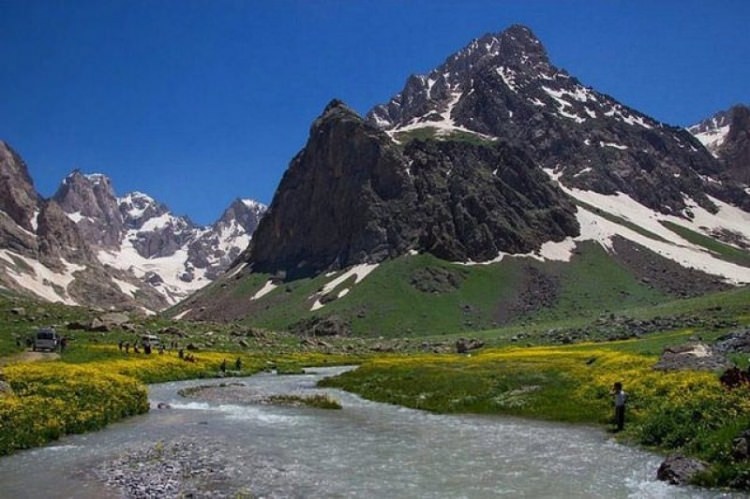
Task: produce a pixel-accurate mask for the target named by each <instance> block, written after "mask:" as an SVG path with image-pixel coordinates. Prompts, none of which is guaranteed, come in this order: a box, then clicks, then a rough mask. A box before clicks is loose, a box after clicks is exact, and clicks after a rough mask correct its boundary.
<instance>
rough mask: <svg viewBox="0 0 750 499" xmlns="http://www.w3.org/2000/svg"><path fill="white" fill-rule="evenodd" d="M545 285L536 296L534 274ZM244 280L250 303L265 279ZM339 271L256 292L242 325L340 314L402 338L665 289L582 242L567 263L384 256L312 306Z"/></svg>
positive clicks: (574, 311)
mask: <svg viewBox="0 0 750 499" xmlns="http://www.w3.org/2000/svg"><path fill="white" fill-rule="evenodd" d="M529 275H533V276H536V277H535V279H537V280H541V281H542V282H543V283H546V284H547V285H546V288H547V291H545V292H544V293H542V295H540V292H539V291H538V290H537V287H538V284H539V283H538V282H532V283H529V282H528V280H529ZM267 278H268V276H266V275H254V276H253V277H252V280H249V279H244V280H241V281H238V285H236V286H234V287H233V288H231V290H226V288H223V289H224V292H225V293H228V294H229V295H230V296H231V299H232V300H235V301H236V300H244V301H246V302H248V303H249V301H250V297H252V296H253V295H254V294H255V293H256V292H257V290H259V289H260V288H261V287H262V286H263V285H264V284H265V281H266V280H267ZM334 278H335V276H323V275H321V276H317V277H315V278H314V279H300V280H297V281H293V282H289V283H284V284H282V285H281V286H279V287H278V288H276V289H275V290H274V291H272V292H271V293H269V294H267V295H266V296H264V297H262V298H260V299H258V300H253V304H252V310H251V311H250V313H249V314H248V315H247V317H246V318H245V319H244V320H243V322H245V323H246V324H249V325H253V326H258V327H263V328H267V329H275V330H279V329H287V328H289V327H290V326H292V325H293V324H295V323H297V322H299V321H301V320H304V319H307V318H310V317H314V316H317V317H326V316H330V315H337V316H339V317H342V318H344V319H347V320H348V321H350V323H351V325H352V331H353V333H354V334H355V335H358V336H385V337H404V336H412V335H413V336H421V335H439V334H448V333H456V332H465V331H478V330H484V329H488V328H493V327H498V326H502V325H508V324H528V323H531V322H539V321H564V320H576V319H581V318H586V317H590V316H592V315H597V314H600V313H603V312H610V311H613V310H617V309H620V308H623V307H637V306H645V305H653V304H656V303H661V302H664V301H667V300H668V299H669V297H667V296H666V295H664V294H662V293H659V292H657V291H655V290H653V289H651V288H649V287H647V286H645V285H644V284H643V283H642V282H640V281H639V280H637V279H636V278H635V277H634V276H632V275H631V274H630V273H629V272H627V270H626V269H624V268H623V267H622V266H620V265H619V264H617V263H616V262H615V261H614V260H613V259H611V258H610V257H609V256H608V255H607V254H606V252H605V251H604V250H603V249H602V248H601V247H600V246H598V245H596V244H592V243H584V244H582V245H580V246H579V248H578V250H577V251H576V254H575V255H574V257H573V259H572V261H571V262H569V263H563V262H540V261H538V260H535V259H532V258H528V257H509V258H505V259H503V260H502V261H501V262H499V263H494V264H490V265H471V266H468V265H457V264H452V263H448V262H445V261H441V260H438V259H436V258H434V257H432V256H430V255H416V256H405V257H401V258H398V259H395V260H391V261H388V262H384V263H383V264H381V265H380V266H379V267H378V268H377V269H376V270H375V271H373V272H372V273H371V274H370V275H368V276H367V277H366V278H365V279H364V280H363V281H362V282H360V283H359V284H356V285H354V278H353V277H352V278H350V279H349V280H347V282H344V283H342V284H340V285H339V286H337V288H336V289H334V290H333V291H332V292H331V293H329V294H328V296H329V297H336V296H338V295H339V293H340V292H341V291H343V290H345V289H348V290H349V291H348V293H347V294H345V295H344V296H342V297H341V298H337V299H332V301H329V302H327V303H326V304H325V306H324V307H323V308H321V309H319V310H316V311H311V307H312V305H313V303H314V302H315V300H316V299H317V296H316V292H318V291H320V290H321V289H322V288H323V286H325V284H326V283H328V282H330V281H332V280H333V279H334Z"/></svg>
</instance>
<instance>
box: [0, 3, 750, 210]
mask: <svg viewBox="0 0 750 499" xmlns="http://www.w3.org/2000/svg"><path fill="white" fill-rule="evenodd" d="M514 23H521V24H525V25H527V26H529V27H530V28H531V29H532V30H533V31H534V32H535V33H536V35H537V36H538V37H539V38H540V39H541V41H542V43H543V44H544V45H545V47H546V48H547V50H548V52H549V54H550V57H551V59H552V62H553V63H554V64H555V65H557V66H559V67H562V68H565V69H566V70H568V71H569V72H570V73H571V74H573V75H575V76H577V77H578V78H579V79H580V80H581V81H582V82H583V83H584V84H586V85H591V86H593V87H595V88H596V89H598V90H600V91H603V92H605V93H608V94H610V95H612V96H613V97H615V98H616V99H619V100H620V101H622V102H623V103H625V104H627V105H629V106H631V107H634V108H636V109H639V110H641V111H643V112H645V113H647V114H649V115H651V116H653V117H655V118H657V119H659V120H662V121H665V122H668V123H671V124H675V125H689V124H692V123H694V122H696V121H699V120H700V119H702V118H704V117H708V116H710V115H711V114H713V113H714V112H716V111H718V110H721V109H725V108H727V107H729V106H730V105H732V104H735V103H740V102H744V103H748V102H750V1H747V0H721V1H712V0H703V1H694V0H658V1H657V0H621V1H620V0H605V1H600V0H596V1H595V0H587V1H574V0H549V1H543V0H518V1H513V0H506V1H479V0H463V1H457V0H451V1H441V0H424V1H421V0H419V1H418V0H412V1H409V0H373V1H357V0H337V1H334V0H329V1H327V0H318V1H314V0H307V1H285V0H273V1H261V0H257V1H251V0H94V1H88V0H57V1H51V0H0V61H1V63H0V64H1V66H0V67H1V69H0V139H3V140H5V141H7V142H8V143H10V144H11V146H13V147H14V148H15V149H16V151H18V152H19V154H21V156H22V157H23V158H24V159H25V160H26V163H27V164H28V166H29V171H30V173H31V175H32V177H33V179H34V182H35V185H36V186H37V190H39V192H40V193H41V194H42V195H43V196H45V197H47V196H51V195H52V194H53V193H54V191H55V190H56V188H57V186H58V185H59V183H60V181H61V180H62V179H63V177H64V176H65V175H67V174H68V173H69V172H70V171H71V170H72V169H74V168H80V169H81V170H82V171H84V172H86V173H94V172H100V173H105V174H107V175H109V176H110V177H111V178H112V180H113V183H114V186H115V189H116V191H117V193H118V195H123V194H125V193H126V192H130V191H133V190H139V191H143V192H146V193H148V194H150V195H151V196H153V197H154V198H156V199H157V200H159V201H161V202H164V203H166V204H167V205H168V206H169V207H170V208H171V209H172V210H173V211H174V212H175V213H177V214H187V215H189V216H190V217H191V218H192V219H193V220H195V221H196V222H198V223H202V224H206V223H211V222H213V221H214V220H215V219H217V218H218V217H219V216H220V215H221V212H222V211H223V210H224V208H225V207H226V206H228V205H229V203H230V202H231V201H232V200H233V199H234V198H237V197H245V198H254V199H257V200H259V201H262V202H265V203H269V202H270V201H271V198H272V196H273V192H274V190H275V189H276V186H277V185H278V183H279V180H280V179H281V175H282V174H283V172H284V170H285V169H286V167H287V165H288V163H289V161H290V159H291V158H292V157H293V156H294V155H295V154H296V153H297V152H298V151H299V150H300V148H301V147H302V146H303V145H304V143H305V141H306V139H307V134H308V131H309V126H310V124H311V122H312V120H313V119H314V118H315V117H316V116H317V115H318V114H320V112H321V111H322V109H323V108H324V106H325V105H326V104H327V103H328V101H329V100H330V99H332V98H334V97H337V98H340V99H342V100H344V101H345V102H347V103H348V104H349V105H350V106H351V107H353V108H354V109H356V110H357V111H359V112H361V113H365V112H367V111H368V110H369V109H370V108H371V107H372V106H373V105H375V104H378V103H381V102H384V101H387V100H388V99H389V98H390V97H391V96H392V95H394V94H395V93H397V92H398V91H399V90H401V88H402V86H403V84H404V81H405V80H406V77H407V76H408V75H409V74H410V73H426V72H428V71H429V70H431V69H432V68H434V67H435V66H437V65H438V64H440V63H441V62H443V60H444V59H445V58H446V57H447V56H448V55H450V54H451V53H453V52H455V51H456V50H458V49H460V48H462V47H463V46H464V45H466V44H467V43H469V42H470V41H471V40H472V39H473V38H476V37H479V36H481V35H483V34H485V33H488V32H500V31H502V30H503V29H505V28H506V27H508V26H509V25H511V24H514Z"/></svg>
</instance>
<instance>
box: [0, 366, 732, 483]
mask: <svg viewBox="0 0 750 499" xmlns="http://www.w3.org/2000/svg"><path fill="white" fill-rule="evenodd" d="M340 371H341V368H331V369H313V370H310V372H309V373H308V374H305V375H299V376H297V375H294V376H277V375H274V374H270V373H268V374H260V375H257V376H253V377H250V378H243V379H238V378H233V379H232V380H231V381H232V382H236V381H240V382H242V383H244V384H245V388H246V389H247V390H248V391H250V392H252V394H253V395H260V396H262V395H268V394H276V393H295V394H301V395H305V394H312V393H318V392H327V393H329V394H332V395H333V396H334V397H335V398H337V399H339V400H340V401H341V403H342V405H343V409H342V410H322V409H312V408H299V407H281V406H269V405H247V404H241V403H227V402H226V401H216V400H209V401H201V400H193V399H185V398H182V397H180V396H179V395H178V394H177V391H178V390H179V389H181V388H185V387H190V386H198V385H206V384H217V385H218V384H220V383H221V381H219V380H209V381H207V380H195V381H188V382H174V383H165V384H160V385H154V386H152V387H151V390H150V396H151V400H152V407H154V408H153V409H152V411H151V413H149V414H147V415H143V416H138V417H135V418H131V419H129V420H127V421H125V422H122V423H118V424H115V425H112V426H111V427H109V428H107V429H105V430H103V431H100V432H97V433H92V434H88V435H77V436H72V437H67V438H64V439H63V440H61V441H60V442H58V443H56V444H54V445H51V446H48V447H45V448H42V449H35V450H30V451H25V452H19V453H17V454H15V455H12V456H9V457H5V458H2V459H0V497H9V498H10V497H13V498H24V497H29V498H31V497H54V498H62V497H70V498H109V497H153V498H155V497H159V498H161V497H185V496H188V495H190V496H192V497H211V498H219V497H236V496H237V494H238V493H243V494H245V495H246V496H247V495H250V494H252V495H253V496H255V497H269V498H270V497H300V498H301V497H366V498H370V497H376V498H379V497H383V498H397V497H409V498H445V497H450V498H457V497H466V498H483V497H487V498H489V497H493V498H494V497H513V498H515V497H534V498H538V497H556V498H557V497H559V498H567V497H570V498H586V497H592V498H593V497H596V498H600V497H607V498H616V497H638V498H641V497H647V498H672V497H696V498H697V497H729V496H727V495H723V494H721V493H719V492H717V491H708V490H699V489H693V488H677V487H671V486H668V485H666V484H664V483H662V482H658V481H656V478H655V474H656V468H657V467H658V465H659V462H660V461H661V458H660V457H659V456H655V455H653V454H649V453H645V452H643V451H640V450H637V449H633V448H630V447H626V446H622V445H619V444H617V443H616V442H615V441H614V440H612V438H611V437H610V436H609V435H607V434H606V433H604V432H603V431H601V430H600V429H597V428H590V427H580V426H570V425H563V424H553V423H544V422H536V421H527V420H519V419H510V418H504V417H488V416H465V415H464V416H456V415H450V416H448V415H434V414H429V413H426V412H421V411H415V410H411V409H405V408H400V407H396V406H391V405H386V404H378V403H374V402H369V401H365V400H362V399H361V398H359V397H357V396H355V395H352V394H348V393H344V392H340V391H336V390H320V389H317V388H315V383H316V382H317V380H318V379H320V378H321V377H322V376H324V375H330V374H334V373H336V372H340ZM232 389H233V390H236V389H237V387H236V386H233V387H232ZM158 402H166V403H169V404H170V405H171V406H172V408H171V409H156V408H155V407H156V404H157V403H158Z"/></svg>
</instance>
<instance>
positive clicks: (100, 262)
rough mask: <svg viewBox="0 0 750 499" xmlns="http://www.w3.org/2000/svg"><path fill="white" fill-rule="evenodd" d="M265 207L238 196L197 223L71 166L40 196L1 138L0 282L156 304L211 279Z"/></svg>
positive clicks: (42, 291)
mask: <svg viewBox="0 0 750 499" xmlns="http://www.w3.org/2000/svg"><path fill="white" fill-rule="evenodd" d="M264 212H265V206H264V205H262V204H261V203H257V202H255V201H252V200H239V199H238V200H235V201H234V202H233V203H232V204H231V206H229V208H227V210H226V211H225V212H224V214H223V215H222V216H221V218H220V219H219V220H218V221H217V222H216V223H214V224H213V225H211V226H208V227H200V226H197V225H196V224H194V223H193V222H192V221H190V219H188V218H187V217H177V216H175V215H173V214H172V213H171V212H170V211H169V208H167V207H166V206H165V205H163V204H161V203H158V202H157V201H155V200H154V199H152V198H151V197H150V196H148V195H146V194H143V193H139V192H133V193H129V194H127V195H125V196H123V197H118V196H117V195H116V194H115V190H114V187H113V186H112V182H111V180H110V179H109V178H108V177H107V176H105V175H102V174H89V175H86V174H83V173H82V172H80V171H77V170H76V171H74V172H72V173H71V174H70V175H68V176H67V177H66V178H65V179H64V180H63V182H62V183H61V185H60V187H59V188H58V190H57V192H56V193H55V194H54V195H53V196H52V198H50V199H43V198H42V197H41V196H40V195H39V194H38V193H37V192H36V190H35V188H34V185H33V181H32V180H31V177H30V176H29V173H28V169H27V167H26V164H25V163H24V162H23V160H22V159H21V158H20V156H19V155H18V154H17V153H15V152H14V151H13V150H12V149H11V148H10V146H8V145H7V144H5V143H4V142H0V285H2V286H3V287H6V288H8V289H11V290H14V291H18V292H22V293H30V294H31V295H33V296H36V297H39V298H43V299H46V300H50V301H62V302H64V303H68V304H78V305H87V306H93V307H101V308H118V309H135V308H142V309H146V310H149V311H158V310H162V309H164V308H166V307H167V306H169V305H172V304H174V303H176V302H178V301H179V300H181V299H182V298H185V297H186V296H188V295H189V294H190V293H191V292H193V291H195V290H197V289H200V288H201V287H202V286H205V285H206V284H208V283H210V282H212V281H213V280H214V279H216V277H217V276H218V275H220V274H221V272H223V271H224V270H225V269H226V268H227V267H228V266H229V265H230V263H231V262H232V261H233V260H234V259H235V258H236V257H237V256H238V255H239V253H240V252H241V251H242V250H244V249H245V248H246V247H247V245H248V243H249V241H250V237H251V235H252V233H253V231H254V230H255V227H256V226H257V224H258V221H259V220H260V218H261V217H262V216H263V213H264Z"/></svg>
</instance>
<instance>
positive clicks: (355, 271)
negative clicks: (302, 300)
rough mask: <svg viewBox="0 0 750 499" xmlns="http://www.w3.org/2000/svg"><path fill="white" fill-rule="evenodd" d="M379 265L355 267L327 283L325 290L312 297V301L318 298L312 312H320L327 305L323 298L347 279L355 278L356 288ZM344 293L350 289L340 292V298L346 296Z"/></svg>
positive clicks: (311, 308)
mask: <svg viewBox="0 0 750 499" xmlns="http://www.w3.org/2000/svg"><path fill="white" fill-rule="evenodd" d="M378 265H379V264H377V263H373V264H368V263H363V264H360V265H355V266H353V267H351V268H349V269H348V270H346V271H344V272H343V273H342V274H341V275H340V276H338V277H336V278H335V279H333V280H332V281H329V282H328V283H326V285H325V286H323V289H321V290H320V291H319V292H317V293H315V294H314V295H312V296H310V299H312V298H316V299H315V303H313V305H312V307H310V311H315V310H319V309H321V308H323V307H324V306H325V304H324V303H322V302H321V301H320V300H321V299H322V298H323V296H325V295H326V294H328V293H330V292H331V291H333V290H334V289H336V287H337V286H338V285H340V284H341V283H343V282H346V280H347V279H349V278H350V277H352V276H354V284H353V285H352V286H356V285H357V284H359V283H360V282H362V280H363V279H364V278H365V277H367V276H368V275H369V274H370V273H371V272H372V271H373V270H375V269H376V268H378ZM344 291H346V293H348V292H349V288H346V289H345V290H342V291H341V292H339V295H338V297H341V296H344V295H345V294H346V293H344Z"/></svg>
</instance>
